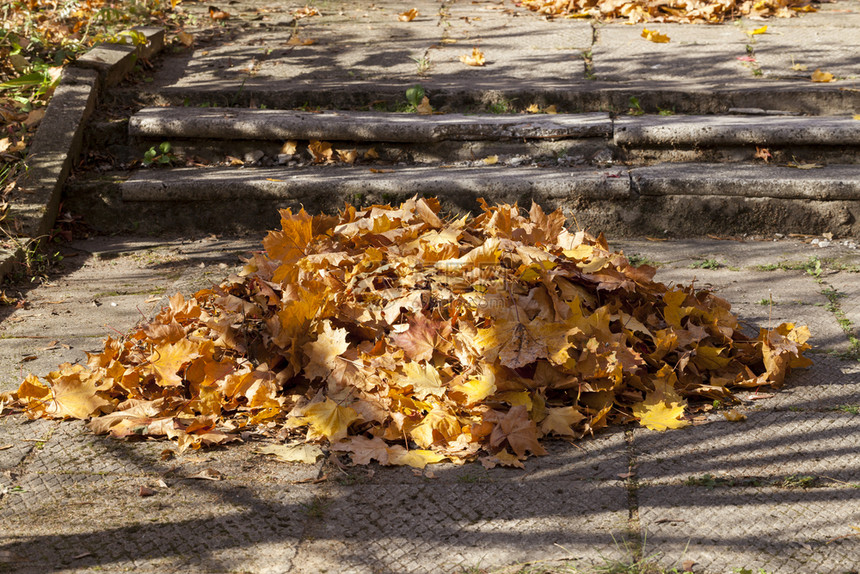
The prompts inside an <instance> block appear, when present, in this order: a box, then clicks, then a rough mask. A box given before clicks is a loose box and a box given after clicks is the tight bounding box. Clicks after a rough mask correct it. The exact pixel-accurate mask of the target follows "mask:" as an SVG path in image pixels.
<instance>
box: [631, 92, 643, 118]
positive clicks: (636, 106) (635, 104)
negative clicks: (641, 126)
mask: <svg viewBox="0 0 860 574" xmlns="http://www.w3.org/2000/svg"><path fill="white" fill-rule="evenodd" d="M628 103H629V104H630V108H629V109H628V110H627V113H628V114H629V115H631V116H641V115H642V114H644V113H645V110H643V109H642V105H641V104H640V103H639V98H637V97H636V96H630V99H629V100H628Z"/></svg>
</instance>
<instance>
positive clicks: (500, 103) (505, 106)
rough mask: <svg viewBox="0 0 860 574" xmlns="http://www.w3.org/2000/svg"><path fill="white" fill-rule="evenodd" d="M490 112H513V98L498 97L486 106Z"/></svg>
mask: <svg viewBox="0 0 860 574" xmlns="http://www.w3.org/2000/svg"><path fill="white" fill-rule="evenodd" d="M487 111H489V112H490V113H491V114H510V113H513V112H514V100H509V99H507V98H499V99H498V100H496V101H495V102H492V103H491V104H489V105H488V106H487Z"/></svg>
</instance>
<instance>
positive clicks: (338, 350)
mask: <svg viewBox="0 0 860 574" xmlns="http://www.w3.org/2000/svg"><path fill="white" fill-rule="evenodd" d="M347 334H348V333H347V331H346V329H333V328H332V326H331V321H324V322H323V330H322V332H321V333H320V334H319V335H317V338H316V340H315V341H312V342H310V343H306V344H305V345H304V346H303V347H302V349H303V350H304V352H305V354H306V355H307V356H308V357H310V360H311V361H310V363H308V364H307V365H306V366H305V368H304V374H305V376H306V377H307V378H308V379H309V380H311V381H312V380H314V379H316V378H320V379H323V380H325V379H327V378H328V376H329V374H331V372H332V371H333V370H334V369H335V368H336V367H337V356H338V355H340V354H342V353H343V352H344V351H346V350H347V349H348V348H349V343H347V341H346V336H347Z"/></svg>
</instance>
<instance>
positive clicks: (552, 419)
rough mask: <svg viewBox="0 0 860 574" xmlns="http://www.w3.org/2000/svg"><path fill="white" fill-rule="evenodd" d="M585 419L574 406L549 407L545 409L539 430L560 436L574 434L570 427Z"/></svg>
mask: <svg viewBox="0 0 860 574" xmlns="http://www.w3.org/2000/svg"><path fill="white" fill-rule="evenodd" d="M584 419H585V415H583V414H582V413H581V412H579V410H578V409H577V408H576V407H572V406H571V407H550V408H549V409H547V415H546V417H545V418H544V419H543V420H542V421H541V423H540V431H541V432H542V433H543V434H545V435H547V434H550V433H552V434H557V435H560V436H576V433H575V432H573V429H572V428H571V427H574V426H576V425H577V424H579V423H580V422H581V421H582V420H584Z"/></svg>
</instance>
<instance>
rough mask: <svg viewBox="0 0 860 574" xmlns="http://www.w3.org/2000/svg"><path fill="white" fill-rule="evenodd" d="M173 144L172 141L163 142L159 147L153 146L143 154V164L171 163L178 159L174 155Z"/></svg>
mask: <svg viewBox="0 0 860 574" xmlns="http://www.w3.org/2000/svg"><path fill="white" fill-rule="evenodd" d="M172 151H173V146H172V145H170V142H162V143H160V144H159V145H158V147H157V148H156V147H154V146H153V147H151V148H149V149H148V150H146V153H144V154H143V165H145V166H153V165H170V164H172V163H173V162H174V161H176V156H175V155H173V153H172Z"/></svg>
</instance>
